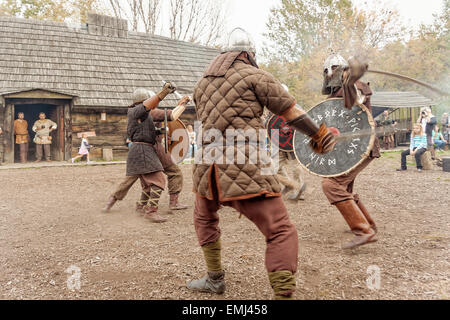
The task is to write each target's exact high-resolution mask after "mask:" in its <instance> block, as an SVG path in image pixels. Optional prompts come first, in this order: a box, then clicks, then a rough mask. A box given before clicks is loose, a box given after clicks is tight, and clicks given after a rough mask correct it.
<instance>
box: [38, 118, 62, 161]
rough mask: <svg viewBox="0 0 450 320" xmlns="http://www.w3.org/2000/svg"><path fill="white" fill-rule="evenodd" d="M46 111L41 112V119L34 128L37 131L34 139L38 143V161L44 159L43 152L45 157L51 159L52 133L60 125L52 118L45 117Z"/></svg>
mask: <svg viewBox="0 0 450 320" xmlns="http://www.w3.org/2000/svg"><path fill="white" fill-rule="evenodd" d="M45 117H46V116H45V113H43V112H41V113H39V120H37V121H36V122H35V123H34V125H33V128H32V130H33V131H34V132H36V136H35V137H34V139H33V141H34V143H36V161H35V162H40V161H41V160H42V156H43V153H45V159H46V160H47V161H51V159H50V146H51V144H52V137H51V136H50V133H51V132H52V131H54V130H56V128H57V127H58V126H57V125H56V123H54V122H53V121H52V120H50V119H46V118H45Z"/></svg>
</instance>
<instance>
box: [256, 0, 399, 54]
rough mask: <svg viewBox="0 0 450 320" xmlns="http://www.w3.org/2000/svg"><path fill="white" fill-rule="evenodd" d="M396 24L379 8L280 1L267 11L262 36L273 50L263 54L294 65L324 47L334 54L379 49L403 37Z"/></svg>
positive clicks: (333, 0)
mask: <svg viewBox="0 0 450 320" xmlns="http://www.w3.org/2000/svg"><path fill="white" fill-rule="evenodd" d="M397 20H398V13H397V12H396V11H393V10H388V9H386V8H385V7H384V6H383V5H378V6H374V7H373V8H372V9H371V10H366V11H363V10H357V9H356V8H353V7H352V3H351V1H350V0H282V1H281V6H280V7H275V8H272V9H271V14H270V18H269V21H268V23H267V27H268V29H269V30H270V31H269V32H268V33H267V34H265V36H266V38H267V39H268V40H269V41H270V42H272V43H274V44H275V47H276V50H271V49H267V50H265V51H264V54H265V55H266V56H267V57H271V58H272V57H275V58H276V59H279V60H285V61H294V60H297V59H298V58H299V57H301V56H307V55H310V54H311V53H312V52H313V51H314V50H315V48H318V47H324V46H327V47H328V48H329V49H333V50H335V51H341V50H343V49H345V48H348V47H354V48H355V49H357V50H359V51H364V50H365V49H367V48H379V47H381V46H383V45H385V44H386V43H389V42H390V41H392V40H394V39H397V38H399V37H401V35H402V34H403V33H404V28H403V27H402V26H401V25H399V24H398V22H397Z"/></svg>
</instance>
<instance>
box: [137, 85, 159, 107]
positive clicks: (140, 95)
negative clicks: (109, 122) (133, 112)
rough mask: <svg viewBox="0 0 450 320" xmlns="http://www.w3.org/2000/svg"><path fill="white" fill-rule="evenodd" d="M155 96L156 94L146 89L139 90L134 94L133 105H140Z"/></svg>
mask: <svg viewBox="0 0 450 320" xmlns="http://www.w3.org/2000/svg"><path fill="white" fill-rule="evenodd" d="M154 95H155V93H154V92H153V91H151V90H147V89H145V88H137V89H136V90H134V92H133V103H134V104H136V103H139V102H142V101H145V100H147V99H148V98H151V97H153V96H154Z"/></svg>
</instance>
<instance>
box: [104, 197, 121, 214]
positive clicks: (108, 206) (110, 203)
mask: <svg viewBox="0 0 450 320" xmlns="http://www.w3.org/2000/svg"><path fill="white" fill-rule="evenodd" d="M116 201H117V199H116V198H115V197H113V196H111V197H109V199H108V201H107V202H106V205H105V207H104V208H103V209H102V212H109V211H110V210H111V208H112V206H113V205H114V204H115V203H116Z"/></svg>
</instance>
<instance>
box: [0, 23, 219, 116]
mask: <svg viewBox="0 0 450 320" xmlns="http://www.w3.org/2000/svg"><path fill="white" fill-rule="evenodd" d="M97 18H98V16H97ZM100 18H102V19H103V18H106V20H105V19H103V20H102V21H103V22H105V21H106V24H108V23H111V22H113V23H114V22H117V23H118V25H119V26H117V25H115V27H114V26H113V27H112V28H110V27H108V28H107V26H106V25H105V26H104V27H102V26H95V25H94V24H93V23H91V24H90V25H89V24H85V25H68V24H65V23H55V22H48V21H38V20H28V19H19V18H11V17H0V43H1V45H0V95H4V94H6V93H11V92H20V91H28V90H30V89H42V90H48V91H52V92H58V93H63V94H66V95H70V96H74V97H75V99H74V106H75V108H77V107H78V108H86V107H88V108H90V107H94V108H95V107H108V108H111V107H114V108H115V107H117V108H123V107H126V106H128V105H129V104H130V101H131V95H132V92H133V91H134V90H135V89H136V88H137V87H145V88H148V89H150V90H153V91H155V92H157V91H158V90H159V89H160V88H161V86H162V82H161V80H170V81H174V82H175V83H176V85H177V86H178V87H179V88H180V89H181V90H179V91H180V92H181V93H191V92H192V89H193V87H194V85H195V83H196V82H197V81H198V79H199V78H200V77H201V75H202V73H203V71H204V70H205V68H206V67H207V65H208V63H209V62H210V61H211V60H212V59H213V58H214V57H215V56H216V55H217V53H218V51H217V50H215V49H212V48H207V47H204V46H199V45H195V44H192V43H188V42H183V41H176V40H172V39H169V38H165V37H160V36H152V35H149V34H145V33H137V32H128V31H127V30H126V29H127V26H126V23H125V24H124V23H123V20H117V19H116V20H115V19H113V18H107V17H101V16H100ZM103 28H104V31H102V30H103ZM114 28H115V29H114ZM183 89H184V90H186V91H187V92H183V91H182V90H183ZM176 100H177V99H176V97H175V96H174V95H171V97H170V98H169V97H168V99H166V100H165V101H164V103H163V104H162V105H168V106H174V105H175V104H176Z"/></svg>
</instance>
